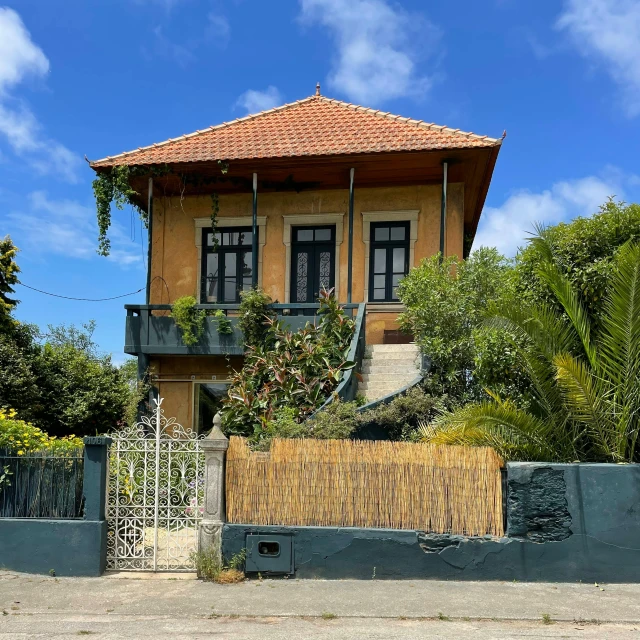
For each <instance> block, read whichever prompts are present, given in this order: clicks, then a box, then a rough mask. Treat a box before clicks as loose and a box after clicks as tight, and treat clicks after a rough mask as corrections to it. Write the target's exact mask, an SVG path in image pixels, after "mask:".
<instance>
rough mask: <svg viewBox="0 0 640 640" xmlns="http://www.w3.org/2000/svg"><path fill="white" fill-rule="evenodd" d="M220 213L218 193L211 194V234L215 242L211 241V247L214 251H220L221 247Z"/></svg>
mask: <svg viewBox="0 0 640 640" xmlns="http://www.w3.org/2000/svg"><path fill="white" fill-rule="evenodd" d="M218 213H220V197H219V196H218V193H217V192H216V191H214V192H213V193H212V194H211V233H212V238H213V240H212V241H211V246H212V247H213V250H214V251H217V250H218V247H219V246H220V242H219V240H218V236H217V233H218Z"/></svg>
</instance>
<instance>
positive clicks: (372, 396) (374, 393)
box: [358, 389, 397, 402]
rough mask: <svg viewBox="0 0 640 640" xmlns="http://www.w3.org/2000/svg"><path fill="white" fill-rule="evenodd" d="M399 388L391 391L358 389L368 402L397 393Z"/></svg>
mask: <svg viewBox="0 0 640 640" xmlns="http://www.w3.org/2000/svg"><path fill="white" fill-rule="evenodd" d="M396 391H397V389H390V390H389V391H383V390H367V389H358V393H359V394H360V395H361V396H363V397H364V398H366V399H367V402H373V401H374V400H377V399H378V398H384V397H385V396H388V395H391V394H392V393H395V392H396Z"/></svg>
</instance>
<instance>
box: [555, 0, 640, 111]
mask: <svg viewBox="0 0 640 640" xmlns="http://www.w3.org/2000/svg"><path fill="white" fill-rule="evenodd" d="M556 28H557V29H559V30H563V31H566V32H567V33H568V35H569V37H570V39H571V42H572V43H573V45H574V46H575V47H576V48H577V49H578V51H580V53H581V54H582V55H583V56H585V57H586V58H589V59H592V60H594V61H595V62H597V63H601V64H603V65H604V67H605V68H606V69H607V71H608V73H609V74H610V75H611V77H612V78H613V80H614V81H615V82H616V83H617V84H618V85H619V86H620V89H621V92H622V99H623V106H624V109H625V111H626V112H627V114H628V115H629V116H631V117H633V116H637V115H638V114H640V2H638V0H565V4H564V11H563V12H562V14H561V15H560V17H559V18H558V20H557V22H556Z"/></svg>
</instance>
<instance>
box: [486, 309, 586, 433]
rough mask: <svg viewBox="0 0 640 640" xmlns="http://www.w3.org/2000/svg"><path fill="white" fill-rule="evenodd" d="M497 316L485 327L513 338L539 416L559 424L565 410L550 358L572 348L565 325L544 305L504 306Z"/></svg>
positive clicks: (567, 328) (569, 335)
mask: <svg viewBox="0 0 640 640" xmlns="http://www.w3.org/2000/svg"><path fill="white" fill-rule="evenodd" d="M499 313H500V315H496V316H494V317H492V318H488V319H487V321H486V322H485V326H486V327H488V328H493V329H498V330H502V331H505V332H506V334H507V335H508V336H510V337H511V338H512V341H513V344H514V347H515V348H516V349H517V350H518V353H519V355H520V356H521V358H522V362H523V363H524V365H525V369H526V371H527V374H528V376H529V379H530V380H531V383H532V389H533V392H534V394H535V396H536V399H537V402H538V404H539V406H540V409H541V411H542V413H543V414H545V417H546V418H548V419H552V420H555V421H556V422H557V423H558V424H561V423H562V422H563V421H564V419H565V414H566V411H565V410H564V404H563V401H562V397H561V395H560V393H559V390H558V387H557V385H556V382H555V367H554V365H553V358H554V357H555V356H556V354H558V353H562V352H563V351H567V350H570V349H572V348H573V347H574V346H575V339H574V336H572V334H571V331H570V328H569V326H568V324H567V323H566V322H564V321H563V320H562V319H561V318H558V316H557V314H554V312H553V311H552V310H551V309H550V308H549V307H546V306H541V307H539V308H534V307H529V308H525V307H522V306H520V307H518V306H515V305H503V306H502V307H501V308H500V309H499ZM523 345H524V347H523Z"/></svg>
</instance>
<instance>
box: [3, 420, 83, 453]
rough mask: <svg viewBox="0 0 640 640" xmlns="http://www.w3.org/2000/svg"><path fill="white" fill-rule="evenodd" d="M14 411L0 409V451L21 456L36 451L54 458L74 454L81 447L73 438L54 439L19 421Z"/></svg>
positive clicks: (78, 440)
mask: <svg viewBox="0 0 640 640" xmlns="http://www.w3.org/2000/svg"><path fill="white" fill-rule="evenodd" d="M16 416H17V413H16V411H15V409H2V408H0V449H6V450H9V451H12V452H15V453H16V454H17V455H19V456H22V455H26V454H28V453H33V452H36V451H46V452H48V453H51V454H53V455H56V456H60V455H65V454H70V453H74V452H75V451H76V450H77V449H78V448H80V447H82V446H83V444H82V439H81V438H76V437H75V436H65V437H63V438H56V436H49V435H48V434H47V433H45V432H44V431H42V429H38V427H34V426H33V425H32V424H31V423H30V422H25V421H24V420H19V419H18V418H17V417H16Z"/></svg>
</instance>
